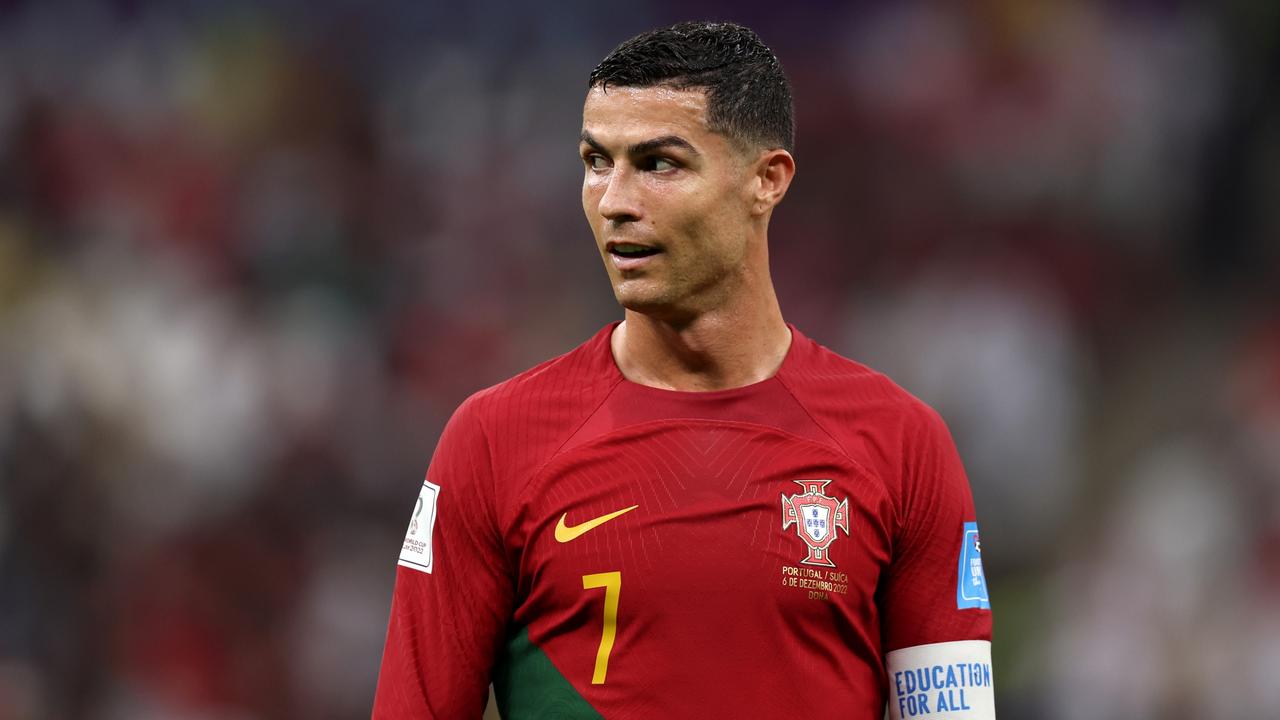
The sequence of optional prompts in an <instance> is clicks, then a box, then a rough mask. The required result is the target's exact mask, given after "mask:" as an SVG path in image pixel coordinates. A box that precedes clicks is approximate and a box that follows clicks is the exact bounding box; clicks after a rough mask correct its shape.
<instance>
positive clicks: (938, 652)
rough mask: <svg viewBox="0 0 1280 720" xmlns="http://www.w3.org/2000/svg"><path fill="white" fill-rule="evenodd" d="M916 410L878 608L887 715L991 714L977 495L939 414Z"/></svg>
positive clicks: (981, 719) (977, 718)
mask: <svg viewBox="0 0 1280 720" xmlns="http://www.w3.org/2000/svg"><path fill="white" fill-rule="evenodd" d="M915 415H916V417H915V419H914V422H912V423H911V424H910V425H909V426H908V430H907V431H906V437H905V438H904V443H903V450H904V465H903V470H902V478H901V486H900V487H901V491H900V493H899V509H898V510H899V512H898V517H899V527H898V532H897V536H896V538H895V542H894V550H893V559H892V563H891V566H890V568H889V569H888V572H887V575H886V577H885V579H884V584H883V586H882V595H881V604H880V605H881V632H882V642H883V647H884V650H885V653H886V658H885V662H886V670H887V672H888V681H889V688H888V690H889V717H890V718H893V719H894V720H898V719H899V718H913V717H923V716H928V717H930V718H956V719H960V718H965V719H966V720H967V719H970V718H972V719H973V720H988V719H989V718H994V717H995V712H994V707H993V700H992V686H991V610H990V608H991V605H990V599H989V596H988V593H987V585H986V577H985V575H984V573H983V569H982V558H981V544H980V542H979V535H978V525H977V518H976V515H975V510H974V504H973V496H972V493H971V491H970V488H969V481H968V478H967V477H966V476H965V472H964V467H963V466H962V464H961V462H960V457H959V455H958V453H957V452H956V449H955V443H954V442H953V441H952V439H951V435H950V433H949V432H948V431H947V428H946V425H945V424H944V423H943V421H942V418H941V417H939V416H938V414H937V413H936V412H934V411H933V410H932V409H931V408H929V407H927V406H924V405H922V404H921V405H919V406H917V407H916V408H915ZM940 705H941V707H940ZM957 705H960V707H957Z"/></svg>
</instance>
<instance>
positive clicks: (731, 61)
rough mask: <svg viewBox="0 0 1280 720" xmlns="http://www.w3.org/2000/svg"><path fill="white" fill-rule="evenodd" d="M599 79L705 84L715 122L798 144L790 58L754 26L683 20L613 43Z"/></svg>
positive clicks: (780, 144)
mask: <svg viewBox="0 0 1280 720" xmlns="http://www.w3.org/2000/svg"><path fill="white" fill-rule="evenodd" d="M597 85H599V86H600V87H601V88H602V89H604V90H608V88H609V86H610V85H618V86H621V87H654V86H658V85H663V86H668V87H672V88H674V89H677V90H687V89H691V88H702V89H704V90H705V91H706V94H707V125H708V126H709V127H710V129H711V130H713V131H715V132H718V133H720V134H722V135H726V136H728V137H729V138H731V139H734V140H738V141H740V142H744V143H745V144H747V145H748V146H752V145H755V146H762V147H765V148H770V149H772V148H783V149H785V150H787V151H788V152H791V151H792V150H793V149H794V148H795V141H796V139H795V108H794V106H793V105H792V100H791V83H790V82H789V81H788V80H787V76H786V74H784V73H783V72H782V63H780V62H778V58H777V56H775V55H774V54H773V51H772V50H770V49H769V47H768V46H767V45H765V44H764V42H762V41H761V40H760V36H758V35H756V34H755V33H754V32H753V31H752V30H751V29H750V28H746V27H743V26H741V25H737V24H734V23H729V22H682V23H677V24H675V25H672V26H670V27H665V28H659V29H657V30H650V31H648V32H645V33H641V34H639V35H637V36H635V37H633V38H631V39H630V40H628V41H626V42H624V43H622V44H621V45H619V46H618V47H616V48H614V49H613V52H611V53H609V55H608V56H607V57H605V59H604V60H601V61H600V64H599V65H597V66H596V69H595V70H592V71H591V79H590V81H589V82H588V83H587V87H588V88H593V87H595V86H597Z"/></svg>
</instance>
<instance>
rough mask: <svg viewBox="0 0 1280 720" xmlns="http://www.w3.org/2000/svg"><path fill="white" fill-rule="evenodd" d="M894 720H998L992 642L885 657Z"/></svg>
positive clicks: (919, 649) (943, 646) (956, 644)
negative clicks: (992, 675) (920, 719)
mask: <svg viewBox="0 0 1280 720" xmlns="http://www.w3.org/2000/svg"><path fill="white" fill-rule="evenodd" d="M885 667H886V668H887V669H888V671H889V717H890V719H891V720H918V719H919V718H927V720H995V717H996V705H995V693H994V691H993V690H992V689H991V643H990V642H989V641H987V640H959V641H956V642H944V643H933V644H932V645H916V646H915V647H909V648H902V649H901V650H894V651H893V652H891V653H889V654H888V655H887V656H886V657H885Z"/></svg>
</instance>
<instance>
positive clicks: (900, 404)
mask: <svg viewBox="0 0 1280 720" xmlns="http://www.w3.org/2000/svg"><path fill="white" fill-rule="evenodd" d="M588 88H589V89H588V91H587V97H586V102H585V105H584V107H583V113H582V133H581V143H580V145H579V152H580V154H581V156H582V163H583V174H584V178H583V184H582V205H583V209H584V211H585V212H586V216H587V221H588V223H589V224H590V225H591V229H592V231H593V232H594V234H595V238H596V246H597V249H598V250H599V252H600V255H601V258H602V259H603V260H604V265H605V269H606V271H607V272H608V275H609V280H610V282H611V283H612V285H613V290H614V294H615V296H616V298H617V300H618V302H619V303H620V304H621V305H622V307H623V308H624V309H625V311H624V320H623V321H622V322H620V323H614V324H611V325H609V326H608V327H605V328H603V329H602V330H600V331H599V332H598V333H597V334H596V335H595V336H594V337H592V338H591V339H590V340H588V341H587V342H586V343H585V344H583V345H581V346H580V347H578V348H577V349H575V350H573V351H572V352H569V353H568V354H566V355H563V356H561V357H558V358H556V359H554V360H550V361H548V362H545V363H543V364H541V365H539V366H537V367H535V368H533V369H531V370H529V371H527V372H524V373H522V374H520V375H517V376H516V377H514V378H512V379H510V380H508V381H506V382H503V383H501V384H499V385H496V386H494V387H491V388H489V389H487V390H484V391H481V392H479V393H477V394H475V395H473V396H472V397H470V398H469V399H468V400H467V401H466V402H464V403H463V404H462V406H461V407H459V408H458V410H457V411H456V412H455V414H454V416H453V418H452V419H451V420H450V421H449V424H448V425H447V427H446V428H445V430H444V433H443V435H442V437H441V438H440V442H439V445H438V446H437V448H436V452H435V455H434V457H433V458H432V460H431V465H430V468H429V470H428V471H427V477H426V480H425V482H424V483H423V485H422V489H421V493H420V496H419V498H418V501H417V503H416V504H415V506H414V510H413V514H412V519H411V521H410V525H409V530H408V535H407V536H406V538H405V543H404V547H403V550H402V552H401V555H400V560H399V567H398V568H397V572H398V575H397V578H396V588H395V594H394V599H393V604H392V609H391V619H390V628H389V630H388V634H387V641H386V648H385V652H384V656H383V661H382V667H381V675H380V677H379V681H378V689H377V696H376V698H375V701H374V709H373V716H374V717H375V718H377V719H378V720H393V719H399V718H406V719H407V718H443V719H447V720H457V719H458V718H479V717H480V715H481V713H482V710H483V708H484V704H485V700H486V693H487V687H488V685H489V683H490V682H491V681H492V682H493V684H494V686H495V690H496V693H497V698H498V705H499V709H500V711H501V713H502V715H503V717H504V718H599V717H605V718H638V719H646V720H647V719H656V718H663V719H667V718H798V717H803V718H812V719H819V718H842V719H845V720H848V719H850V718H852V719H855V720H880V719H881V718H883V717H884V714H885V710H886V706H887V708H888V713H889V715H890V716H891V717H893V718H930V719H931V720H932V719H937V718H964V719H966V720H990V718H993V717H994V710H993V701H992V686H991V666H990V642H989V641H990V632H991V614H990V610H989V604H988V599H987V592H986V581H985V579H984V577H983V574H982V563H981V558H980V554H979V545H978V530H977V525H976V521H975V516H974V507H973V502H972V499H971V496H970V491H969V486H968V481H967V479H966V478H965V474H964V471H963V469H962V467H961V464H960V460H959V459H958V457H957V456H956V452H955V449H954V446H953V443H952V441H951V439H950V436H949V434H948V432H947V430H946V428H945V426H944V425H943V422H942V420H941V419H940V418H939V417H938V415H937V414H936V413H934V411H933V410H931V409H930V408H928V407H927V406H925V405H924V404H923V403H921V402H920V401H919V400H917V399H915V398H913V397H912V396H910V395H908V394H907V393H906V392H905V391H903V390H902V389H900V388H899V387H897V386H896V385H894V384H893V383H892V382H891V381H890V380H888V379H887V378H886V377H885V376H883V375H881V374H879V373H876V372H874V371H872V370H869V369H867V368H866V367H863V366H862V365H859V364H858V363H855V362H853V361H850V360H846V359H845V358H842V357H840V356H838V355H836V354H835V353H833V352H831V351H830V350H828V349H826V348H824V347H822V346H821V345H819V344H818V343H816V342H814V341H813V340H811V339H809V338H807V337H805V336H804V335H803V334H802V333H801V332H800V331H799V330H797V329H796V328H795V327H793V326H791V325H788V324H787V323H786V322H785V321H784V320H783V318H782V314H781V312H780V310H779V308H778V301H777V298H776V296H775V294H774V291H773V287H772V283H771V281H770V277H769V264H768V245H767V241H766V235H767V230H768V225H769V218H770V215H771V213H772V212H773V209H774V207H776V206H777V205H778V203H779V202H780V201H781V200H782V198H783V196H784V195H785V194H786V192H787V188H788V186H789V185H790V183H791V179H792V177H793V176H794V174H795V161H794V160H793V158H792V154H791V149H792V147H793V120H792V103H791V91H790V87H789V84H788V81H787V79H786V77H785V75H784V74H783V72H782V68H781V66H780V64H779V63H778V60H777V58H776V57H774V55H773V53H772V52H771V51H770V50H769V49H768V48H767V47H766V46H765V45H764V44H763V43H762V42H761V41H760V39H759V38H758V37H757V36H756V35H755V34H754V33H753V32H752V31H750V30H748V29H746V28H744V27H740V26H737V25H733V24H729V23H683V24H679V25H675V26H672V27H669V28H664V29H660V30H654V31H651V32H647V33H644V34H642V35H639V36H637V37H635V38H633V39H631V40H628V41H627V42H625V43H623V44H622V45H620V46H619V47H618V48H617V49H615V50H614V51H613V52H612V53H611V54H610V55H609V56H608V57H606V58H605V59H604V61H602V62H601V63H600V65H599V66H598V67H597V68H596V69H595V70H594V71H593V72H592V73H591V77H590V82H589V84H588Z"/></svg>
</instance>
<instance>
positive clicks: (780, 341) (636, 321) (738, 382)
mask: <svg viewBox="0 0 1280 720" xmlns="http://www.w3.org/2000/svg"><path fill="white" fill-rule="evenodd" d="M760 300H761V302H758V303H755V307H753V308H750V310H749V311H745V312H744V311H742V310H741V309H740V310H738V311H734V310H730V309H721V310H717V311H712V312H707V313H703V314H701V315H699V316H698V317H696V318H695V319H693V320H692V321H691V322H687V323H681V324H680V325H679V326H676V325H673V324H671V323H668V322H665V321H663V320H658V319H655V318H653V317H651V316H648V315H644V314H641V313H638V312H634V311H631V310H627V311H626V319H625V320H624V321H623V323H622V324H621V325H619V326H618V327H617V328H615V329H614V331H613V336H612V338H610V346H611V348H612V350H613V359H614V362H616V363H617V365H618V369H619V370H620V371H621V372H622V375H623V377H625V378H626V379H628V380H630V381H631V382H634V383H638V384H640V385H648V386H650V387H657V388H664V389H667V390H682V391H708V390H725V389H728V388H735V387H742V386H744V385H750V384H752V383H757V382H760V381H761V380H766V379H768V378H770V377H773V375H774V373H776V372H778V368H779V367H781V366H782V361H783V359H784V358H785V357H786V355H787V350H788V349H789V348H790V347H791V330H790V328H788V327H787V324H786V322H784V321H783V319H782V311H781V310H780V309H779V308H778V301H777V298H776V297H775V296H774V295H773V293H772V292H770V293H768V294H767V296H765V297H762V298H760Z"/></svg>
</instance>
